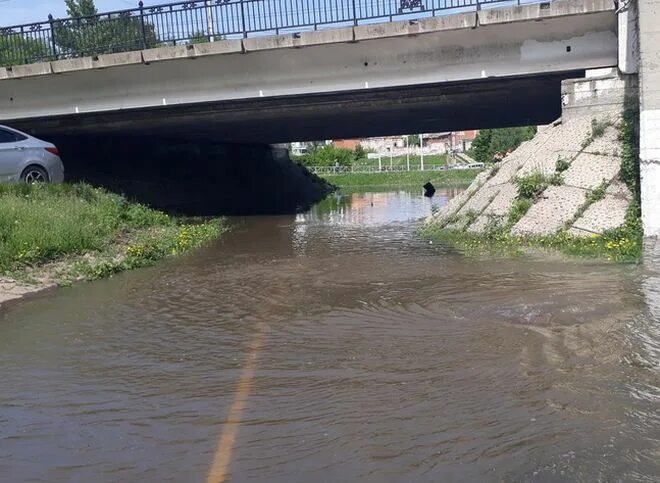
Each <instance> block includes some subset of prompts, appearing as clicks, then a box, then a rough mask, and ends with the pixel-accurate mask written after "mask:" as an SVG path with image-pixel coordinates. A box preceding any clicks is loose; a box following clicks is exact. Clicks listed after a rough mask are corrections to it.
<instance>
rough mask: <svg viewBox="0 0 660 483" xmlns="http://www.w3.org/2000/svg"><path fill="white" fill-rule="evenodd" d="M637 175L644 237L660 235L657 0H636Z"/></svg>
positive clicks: (659, 27) (659, 8)
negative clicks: (637, 8)
mask: <svg viewBox="0 0 660 483" xmlns="http://www.w3.org/2000/svg"><path fill="white" fill-rule="evenodd" d="M638 18H639V57H640V59H639V98H640V143H639V148H640V149H639V157H640V176H641V198H642V221H643V224H644V234H645V235H646V236H659V235H660V0H639V17H638Z"/></svg>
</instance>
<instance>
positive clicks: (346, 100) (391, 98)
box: [8, 71, 584, 143]
mask: <svg viewBox="0 0 660 483" xmlns="http://www.w3.org/2000/svg"><path fill="white" fill-rule="evenodd" d="M583 75H584V71H568V72H561V73H555V74H544V75H537V76H526V77H510V78H491V79H479V80H472V81H462V82H450V83H440V84H427V85H418V86H410V87H397V88H383V89H364V90H359V91H345V92H339V93H325V94H313V95H302V96H301V95H298V96H295V97H294V96H291V97H289V96H282V97H271V98H257V99H251V100H245V101H224V102H216V103H200V104H186V105H177V106H161V107H150V108H145V109H131V110H118V111H112V112H96V113H90V114H76V115H63V116H55V117H48V118H32V119H25V120H16V121H8V124H11V125H12V126H14V127H16V128H17V129H21V130H24V131H27V132H31V133H33V134H34V135H37V136H41V137H45V138H57V137H59V136H62V135H82V136H113V135H120V136H148V137H151V136H155V137H167V138H179V139H197V138H203V139H204V140H206V141H216V142H232V143H255V142H256V143H279V142H288V141H303V140H317V139H332V138H335V139H336V138H347V137H367V136H381V135H393V134H401V133H402V132H405V133H418V132H441V131H450V130H462V129H475V128H476V129H483V128H493V127H507V126H520V125H531V124H544V123H548V122H551V121H553V120H555V119H557V118H559V117H560V116H561V81H562V80H564V79H569V78H578V77H583Z"/></svg>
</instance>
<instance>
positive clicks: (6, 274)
mask: <svg viewBox="0 0 660 483" xmlns="http://www.w3.org/2000/svg"><path fill="white" fill-rule="evenodd" d="M224 230H225V227H224V224H223V221H222V220H221V219H212V220H206V221H198V222H195V221H184V220H183V219H179V218H175V217H171V216H169V215H167V214H165V213H163V212H160V211H156V210H153V209H151V208H148V207H146V206H144V205H141V204H137V203H131V202H129V201H127V200H126V199H125V198H123V197H122V196H119V195H116V194H112V193H108V192H107V191H104V190H102V189H99V188H92V187H91V186H89V185H85V184H73V185H72V184H62V185H37V184H35V185H27V184H15V185H0V306H1V305H2V304H4V303H6V302H9V301H10V300H16V299H20V298H22V297H24V296H26V295H30V294H33V293H35V292H38V291H41V290H44V289H47V288H50V287H54V286H58V285H67V284H71V283H73V282H77V281H83V280H94V279H98V278H103V277H107V276H110V275H112V274H114V273H117V272H120V271H123V270H130V269H134V268H139V267H144V266H147V265H150V264H152V263H154V262H155V261H157V260H160V259H162V258H165V257H168V256H173V255H177V254H181V253H184V252H187V251H189V250H191V249H194V248H197V247H199V246H201V245H203V244H205V243H207V242H208V241H210V240H212V239H214V238H217V237H218V236H220V235H221V233H222V232H223V231H224Z"/></svg>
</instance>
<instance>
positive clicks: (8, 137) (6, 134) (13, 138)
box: [0, 129, 27, 143]
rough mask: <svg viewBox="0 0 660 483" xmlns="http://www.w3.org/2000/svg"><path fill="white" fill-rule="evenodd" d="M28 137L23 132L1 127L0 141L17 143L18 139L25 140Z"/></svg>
mask: <svg viewBox="0 0 660 483" xmlns="http://www.w3.org/2000/svg"><path fill="white" fill-rule="evenodd" d="M26 139H27V138H26V137H25V136H23V135H22V134H18V133H15V132H12V131H7V130H5V129H0V143H15V142H17V141H25V140H26Z"/></svg>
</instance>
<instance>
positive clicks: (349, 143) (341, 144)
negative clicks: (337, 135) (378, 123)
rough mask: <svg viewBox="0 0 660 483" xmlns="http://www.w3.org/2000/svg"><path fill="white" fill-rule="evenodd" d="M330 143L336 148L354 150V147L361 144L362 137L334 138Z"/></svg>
mask: <svg viewBox="0 0 660 483" xmlns="http://www.w3.org/2000/svg"><path fill="white" fill-rule="evenodd" d="M332 144H334V145H335V147H337V148H344V149H350V150H351V151H355V148H357V147H358V146H359V145H360V144H362V139H335V140H333V141H332Z"/></svg>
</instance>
